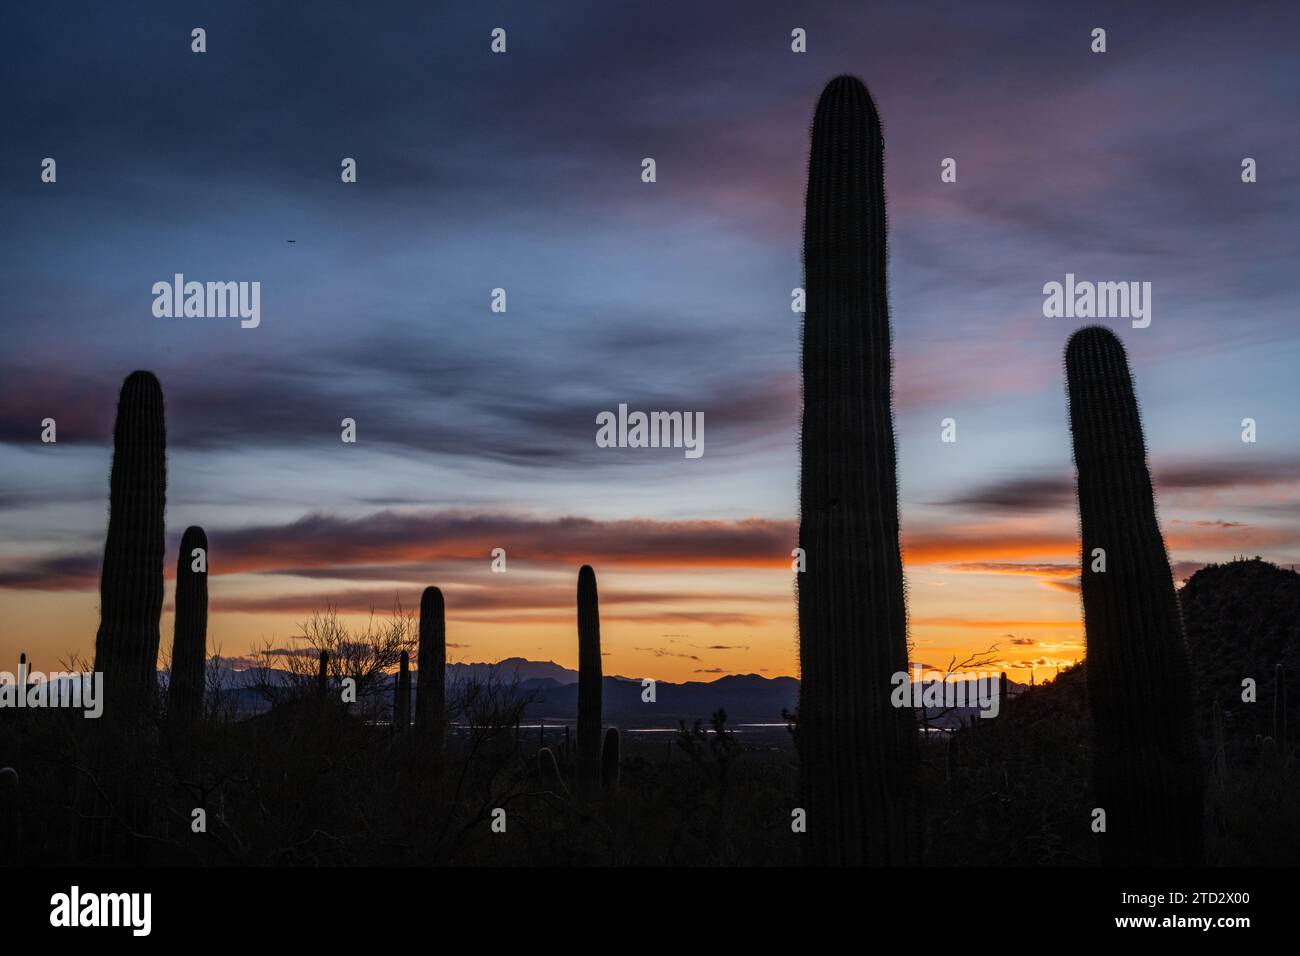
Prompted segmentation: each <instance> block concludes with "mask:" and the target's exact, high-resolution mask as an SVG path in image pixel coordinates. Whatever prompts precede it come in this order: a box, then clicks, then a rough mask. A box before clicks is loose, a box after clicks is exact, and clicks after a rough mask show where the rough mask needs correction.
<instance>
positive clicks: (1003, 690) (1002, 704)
mask: <svg viewBox="0 0 1300 956" xmlns="http://www.w3.org/2000/svg"><path fill="white" fill-rule="evenodd" d="M1010 698H1011V687H1010V685H1008V684H1007V672H1006V671H1003V672H1002V676H1000V677H999V678H998V716H999V717H1005V716H1006V715H1007V701H1008V700H1010Z"/></svg>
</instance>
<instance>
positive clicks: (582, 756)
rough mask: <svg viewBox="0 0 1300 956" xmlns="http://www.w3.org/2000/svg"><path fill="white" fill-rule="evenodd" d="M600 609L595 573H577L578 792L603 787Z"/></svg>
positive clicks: (586, 567)
mask: <svg viewBox="0 0 1300 956" xmlns="http://www.w3.org/2000/svg"><path fill="white" fill-rule="evenodd" d="M600 667H601V662H600V606H599V601H598V599H597V596H596V572H595V571H593V570H592V569H591V566H590V565H587V564H584V565H583V566H582V568H581V569H580V570H579V571H578V767H577V780H578V787H577V789H578V792H579V793H580V794H589V793H591V792H592V791H594V790H595V789H596V788H597V787H599V786H600V692H601V687H600V684H601V673H600Z"/></svg>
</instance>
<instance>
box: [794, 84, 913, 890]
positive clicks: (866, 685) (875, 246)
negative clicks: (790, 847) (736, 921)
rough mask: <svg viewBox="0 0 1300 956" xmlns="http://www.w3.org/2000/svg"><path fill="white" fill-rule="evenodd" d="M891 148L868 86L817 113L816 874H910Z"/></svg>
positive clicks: (909, 736)
mask: <svg viewBox="0 0 1300 956" xmlns="http://www.w3.org/2000/svg"><path fill="white" fill-rule="evenodd" d="M885 242H886V240H885V188H884V143H883V139H882V136H881V127H880V118H879V116H878V114H877V113H876V107H875V104H874V103H873V102H872V99H871V96H870V94H869V93H868V92H867V89H866V87H865V86H863V85H862V82H861V81H860V80H858V79H856V78H854V77H850V76H841V77H837V78H836V79H834V80H832V81H831V82H830V83H829V84H828V85H827V86H826V89H825V90H824V91H823V92H822V95H821V98H820V99H819V100H818V102H817V111H816V115H815V116H814V119H813V128H812V150H811V156H810V159H809V163H808V195H807V205H806V218H805V223H804V273H805V282H804V284H805V288H806V295H807V298H806V314H805V319H804V324H803V421H802V430H801V433H800V434H801V442H800V482H799V492H800V522H799V546H800V547H801V548H802V549H803V551H804V554H805V556H806V559H807V569H806V570H805V571H803V572H802V573H801V574H800V575H799V585H798V587H799V664H800V678H801V688H800V695H799V730H798V736H797V743H798V747H799V759H800V764H801V768H802V770H801V779H802V789H803V805H804V809H805V810H806V811H807V814H808V817H807V819H808V832H807V835H806V837H805V840H806V843H805V849H806V856H807V858H808V861H809V862H811V863H816V864H867V863H870V864H902V863H908V862H915V861H916V860H917V859H918V857H919V852H920V847H921V842H920V837H921V832H920V814H919V809H918V806H917V802H916V793H917V790H916V776H917V769H918V750H917V741H916V727H915V715H914V714H913V712H912V710H911V709H909V708H895V707H893V706H891V703H890V693H891V691H892V690H893V686H894V685H893V684H892V683H891V678H892V676H893V675H894V674H896V673H900V672H903V673H905V672H906V671H907V613H906V608H905V605H904V598H903V568H902V561H901V557H900V554H899V546H898V482H897V475H896V459H895V450H894V428H893V417H892V410H891V407H890V330H889V304H888V298H887V287H886V247H885Z"/></svg>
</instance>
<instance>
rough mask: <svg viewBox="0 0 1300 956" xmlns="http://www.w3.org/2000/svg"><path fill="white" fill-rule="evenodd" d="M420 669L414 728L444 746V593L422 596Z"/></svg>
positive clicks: (430, 591) (435, 591)
mask: <svg viewBox="0 0 1300 956" xmlns="http://www.w3.org/2000/svg"><path fill="white" fill-rule="evenodd" d="M418 653H419V670H417V671H416V674H415V729H416V733H418V734H419V735H420V736H421V737H423V738H425V739H426V740H433V741H436V744H437V746H439V747H441V746H442V737H443V733H444V727H443V724H444V721H445V719H446V713H447V620H446V606H445V605H444V604H443V600H442V592H441V591H440V590H438V589H437V588H432V587H430V588H425V589H424V593H423V594H422V595H420V646H419V651H418Z"/></svg>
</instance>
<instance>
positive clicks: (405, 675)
mask: <svg viewBox="0 0 1300 956" xmlns="http://www.w3.org/2000/svg"><path fill="white" fill-rule="evenodd" d="M410 727H411V655H410V654H408V653H407V652H406V651H402V657H401V659H400V660H399V662H398V664H397V684H396V687H395V689H394V693H393V729H394V730H396V731H397V732H398V733H399V734H402V733H406V731H407V730H409V729H410Z"/></svg>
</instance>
